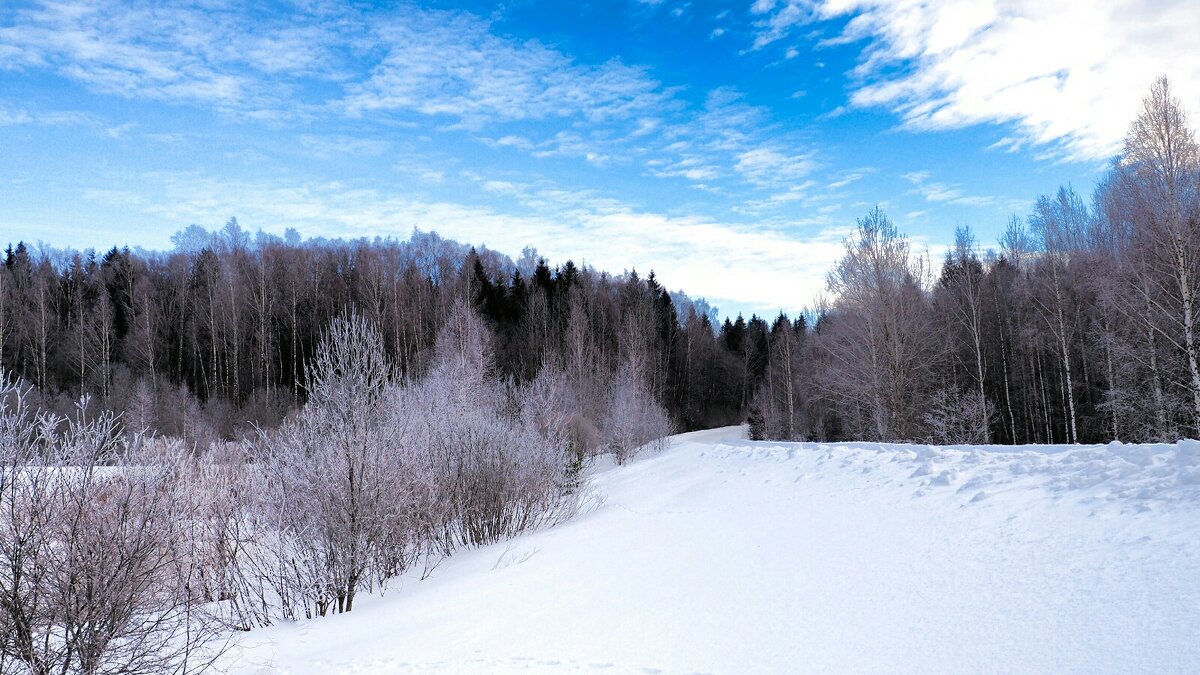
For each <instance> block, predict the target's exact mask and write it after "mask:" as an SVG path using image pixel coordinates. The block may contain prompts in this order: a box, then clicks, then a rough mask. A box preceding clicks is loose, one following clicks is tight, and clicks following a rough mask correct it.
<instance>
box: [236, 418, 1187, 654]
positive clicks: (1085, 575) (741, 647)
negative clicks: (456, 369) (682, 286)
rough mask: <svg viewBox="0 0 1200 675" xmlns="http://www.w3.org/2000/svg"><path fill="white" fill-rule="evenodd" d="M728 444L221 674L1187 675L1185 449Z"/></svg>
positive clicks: (305, 629)
mask: <svg viewBox="0 0 1200 675" xmlns="http://www.w3.org/2000/svg"><path fill="white" fill-rule="evenodd" d="M740 433H741V430H740V429H736V428H734V429H720V430H714V431H706V432H698V433H694V434H685V435H682V436H678V437H676V438H675V440H674V443H673V445H672V447H671V448H670V449H669V450H667V451H666V452H664V453H662V454H661V455H657V456H646V457H642V458H639V459H637V460H636V461H634V462H633V463H632V464H631V465H629V466H626V467H621V468H613V467H608V466H604V467H596V468H595V469H593V471H592V474H593V486H594V487H593V491H594V492H595V493H596V495H598V496H602V497H603V503H602V504H600V505H599V506H594V507H593V508H592V509H591V510H590V511H588V512H586V513H583V514H581V515H579V516H578V517H576V518H575V519H574V520H572V521H570V522H567V523H564V524H562V525H559V526H557V527H554V528H551V529H548V530H545V531H541V532H537V533H533V534H530V535H527V536H523V537H520V538H518V539H516V540H514V541H512V542H508V543H502V544H499V545H497V546H493V547H489V548H485V549H480V550H475V551H466V552H463V553H460V554H459V555H457V556H455V557H454V558H452V559H450V560H448V561H446V562H445V563H444V564H443V565H442V566H441V567H440V568H439V569H438V570H437V571H436V572H435V573H434V575H433V577H432V578H431V579H429V580H426V581H415V580H412V581H406V582H404V583H402V584H401V583H397V584H395V585H394V586H393V587H392V588H391V589H390V590H389V591H388V593H387V595H386V596H384V597H382V598H369V599H366V600H365V601H363V602H362V603H361V605H357V604H356V609H355V610H354V612H353V613H351V614H348V615H343V616H339V617H332V618H326V619H320V620H316V621H311V622H303V623H300V624H296V625H290V626H282V627H276V628H272V629H269V630H263V631H255V632H253V633H250V634H249V635H247V636H246V637H244V638H243V642H242V645H243V651H242V653H241V655H240V658H239V659H238V661H237V664H236V666H235V670H236V671H238V672H245V673H258V672H263V673H265V672H291V673H308V672H359V673H390V672H400V673H405V672H449V673H463V672H468V673H469V672H480V673H502V672H528V671H533V672H549V673H555V672H596V673H656V672H664V673H698V672H705V673H756V672H764V673H778V672H930V671H934V672H1089V673H1092V672H1131V671H1153V672H1198V671H1200V444H1196V443H1191V444H1187V443H1185V444H1183V445H1180V446H1119V445H1113V446H1088V447H1076V448H1064V447H1044V448H1023V449H1016V450H1014V449H1011V448H930V447H927V446H905V445H879V444H832V445H818V444H778V443H750V442H747V441H742V440H738V439H739V438H740Z"/></svg>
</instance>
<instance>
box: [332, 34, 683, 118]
mask: <svg viewBox="0 0 1200 675" xmlns="http://www.w3.org/2000/svg"><path fill="white" fill-rule="evenodd" d="M490 29H491V26H490V24H489V23H488V22H486V21H484V20H482V19H479V18H477V17H475V16H472V15H469V14H462V13H450V12H422V11H417V10H414V11H410V12H405V13H404V15H403V16H401V17H396V18H395V19H393V20H391V21H389V22H387V23H385V24H384V25H383V26H380V27H378V28H377V29H376V33H377V34H378V36H379V41H380V44H381V46H383V47H384V48H386V49H387V50H388V51H387V55H386V56H385V57H384V58H383V60H382V61H381V62H380V63H379V64H378V65H377V66H375V68H374V69H373V71H372V72H371V74H370V77H369V78H368V79H367V80H366V81H364V82H361V83H357V84H352V85H351V86H350V87H349V88H348V94H347V96H346V99H345V100H344V101H343V102H342V105H343V106H344V107H345V109H346V110H347V111H349V112H350V113H353V114H363V113H367V112H386V111H405V112H415V113H419V114H422V115H429V116H444V117H446V118H448V119H453V120H457V121H459V122H461V123H462V124H464V125H466V126H467V127H470V128H480V127H482V126H484V125H485V124H494V123H497V122H506V121H515V120H549V119H568V120H574V119H582V120H588V121H593V122H596V121H608V120H625V119H629V118H632V117H635V116H638V115H644V114H647V113H650V112H653V111H655V110H657V109H660V108H661V107H663V106H664V105H669V102H668V101H667V98H668V94H667V93H666V92H665V91H664V90H663V88H662V86H661V85H660V84H659V82H658V81H657V80H655V79H653V78H652V77H650V76H649V75H648V74H647V73H646V71H645V70H644V69H641V68H636V67H632V66H627V65H625V64H623V63H621V62H620V61H617V60H612V61H608V62H605V63H602V64H600V65H587V64H581V63H576V62H575V61H574V60H572V59H571V58H569V57H567V56H566V55H564V54H563V53H561V52H559V51H557V50H554V49H551V48H549V47H546V46H544V45H542V44H540V43H538V42H536V41H527V42H519V41H516V40H511V39H507V38H503V37H498V36H496V35H493V34H492V33H491V32H490Z"/></svg>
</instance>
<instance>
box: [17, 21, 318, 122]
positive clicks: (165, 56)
mask: <svg viewBox="0 0 1200 675" xmlns="http://www.w3.org/2000/svg"><path fill="white" fill-rule="evenodd" d="M210 5H212V6H210ZM321 18H322V17H320V16H318V15H316V14H314V15H304V16H302V17H299V18H297V17H295V16H290V15H289V16H287V17H286V18H284V19H273V18H267V17H263V16H253V15H248V14H241V13H238V12H236V11H233V8H232V7H226V6H223V3H219V2H218V3H215V5H214V4H212V3H205V4H201V5H191V6H188V5H179V4H174V3H169V4H162V3H156V2H146V1H142V2H136V1H135V2H121V1H118V0H90V1H87V2H84V1H80V0H60V1H57V2H45V1H43V2H34V3H33V4H32V5H31V6H29V7H27V8H12V9H7V10H5V9H0V26H2V27H0V62H3V65H0V68H5V67H7V68H13V69H23V68H43V69H49V70H52V71H54V72H56V73H58V74H59V75H62V76H64V77H66V78H69V79H72V80H75V81H77V82H80V83H82V84H84V85H85V86H87V87H89V88H90V89H92V90H94V91H98V92H101V93H105V94H116V95H119V96H125V97H129V98H145V99H153V100H162V101H169V102H193V103H195V102H202V103H206V104H210V105H213V106H215V107H217V108H218V109H220V110H222V111H224V112H230V113H237V114H241V115H246V116H249V117H266V116H278V115H280V114H283V109H284V108H285V107H286V106H284V105H283V103H282V101H283V100H284V99H285V98H286V97H287V96H286V95H287V92H288V88H289V87H288V85H287V82H288V81H289V79H294V78H297V77H301V76H303V77H326V76H336V73H335V70H334V69H333V68H332V64H333V61H334V58H333V54H334V49H333V47H334V45H335V44H336V43H337V42H338V41H340V39H341V38H339V37H338V36H337V34H336V31H335V30H334V29H331V28H329V27H328V26H338V25H340V24H339V22H337V21H332V22H328V23H323V22H322V21H321ZM288 22H293V23H298V25H290V24H289V23H288ZM264 76H269V77H264Z"/></svg>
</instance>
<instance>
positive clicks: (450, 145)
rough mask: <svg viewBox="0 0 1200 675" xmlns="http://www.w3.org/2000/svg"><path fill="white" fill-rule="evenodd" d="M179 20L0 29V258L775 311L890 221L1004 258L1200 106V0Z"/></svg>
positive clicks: (795, 0)
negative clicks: (4, 251)
mask: <svg viewBox="0 0 1200 675" xmlns="http://www.w3.org/2000/svg"><path fill="white" fill-rule="evenodd" d="M158 4H159V3H150V2H114V1H109V0H89V1H86V2H85V1H79V0H57V1H55V2H28V1H26V0H17V1H16V2H15V3H14V2H11V1H10V2H6V3H4V4H3V6H0V240H3V241H16V240H19V239H23V240H27V241H45V242H47V243H50V244H53V245H55V246H72V247H78V248H84V247H98V248H107V247H108V246H111V245H113V244H129V245H137V246H144V247H151V248H166V247H168V246H169V237H170V235H171V234H172V233H173V232H175V231H177V230H179V229H182V228H183V227H185V226H187V225H189V224H192V223H197V224H201V225H204V226H207V227H218V226H220V225H222V224H223V223H224V222H225V221H226V220H227V219H228V218H229V217H231V216H236V217H237V218H238V219H239V221H240V222H241V223H242V225H243V226H244V227H246V228H248V229H251V230H257V229H262V230H266V231H270V232H275V233H282V232H283V230H284V229H285V228H288V227H294V228H296V229H297V230H299V231H300V232H301V233H302V234H304V235H308V236H316V235H320V236H330V237H335V236H346V237H355V236H362V235H367V236H375V235H383V236H389V235H390V236H397V237H402V238H403V237H407V235H408V234H409V233H410V232H411V231H412V229H413V228H414V227H418V228H421V229H423V230H430V229H432V230H436V231H438V232H440V233H441V234H443V235H445V236H448V237H453V238H455V239H459V240H462V241H467V242H470V243H475V244H486V245H488V246H489V247H491V248H495V249H498V250H500V251H503V252H505V253H509V254H511V255H514V256H516V255H518V254H519V253H520V251H521V249H522V248H523V247H524V246H527V245H532V246H535V247H537V248H538V250H539V251H540V252H541V253H542V254H543V255H545V256H547V257H548V258H550V259H551V260H552V261H555V262H561V261H564V260H566V259H567V258H573V259H575V260H576V261H577V262H579V261H586V262H587V263H589V264H592V265H595V266H596V267H599V268H603V269H608V270H610V271H614V272H620V271H621V270H623V269H628V268H631V267H636V268H637V269H638V270H639V271H640V272H642V273H645V272H648V271H649V270H651V269H653V270H655V271H656V272H657V274H658V276H659V277H660V278H661V279H662V280H663V282H664V283H665V284H666V285H668V286H669V287H671V288H673V289H675V288H682V289H684V290H686V291H687V292H688V293H689V294H691V295H693V296H704V297H707V298H708V299H710V301H712V302H714V304H717V305H718V306H720V307H721V309H722V313H726V312H729V311H733V312H737V311H745V312H747V313H749V312H751V311H758V312H759V313H767V314H772V313H774V312H775V311H777V310H779V309H787V310H795V309H798V308H800V307H803V306H806V305H808V304H810V303H811V302H813V301H814V299H815V298H816V297H817V296H818V295H819V294H820V292H821V289H822V286H823V280H824V274H825V271H826V270H827V269H828V268H829V266H830V265H832V264H833V263H834V262H835V261H836V259H837V258H838V256H839V252H840V243H839V242H840V239H841V238H842V237H843V236H845V234H846V233H847V232H848V230H849V229H850V228H851V227H852V226H853V224H854V221H855V218H857V217H859V216H862V215H863V214H865V213H866V212H867V211H868V210H869V209H870V208H871V207H872V206H873V205H875V204H880V205H882V206H883V208H884V209H885V211H886V212H887V213H888V214H889V215H890V216H891V217H892V218H893V220H895V221H896V222H897V223H898V224H899V225H900V226H901V227H902V229H903V230H905V231H906V232H908V233H909V234H910V235H912V236H913V237H914V239H915V240H916V241H917V242H918V244H919V245H921V246H928V247H929V249H930V250H931V251H932V252H934V254H935V255H936V253H937V252H938V251H939V250H941V247H943V246H945V245H946V244H948V243H949V242H950V241H951V240H952V238H953V231H954V228H955V227H956V226H957V225H962V224H966V225H970V226H972V227H973V228H975V230H976V232H977V234H978V238H979V239H980V240H981V241H982V242H983V243H984V244H985V245H987V244H990V243H991V242H994V240H995V237H996V236H997V234H998V233H999V231H1000V230H1001V229H1002V228H1003V227H1004V224H1005V223H1006V221H1007V219H1008V218H1009V216H1011V215H1013V214H1016V215H1024V214H1025V213H1027V212H1028V210H1029V207H1030V205H1031V203H1032V202H1033V200H1034V199H1035V198H1036V197H1037V195H1038V194H1040V193H1047V192H1051V191H1053V190H1054V189H1056V188H1057V186H1058V185H1059V184H1060V183H1071V184H1074V185H1075V187H1076V188H1079V189H1081V190H1084V191H1089V190H1090V189H1091V186H1092V184H1093V182H1094V181H1095V179H1096V178H1097V177H1098V175H1099V173H1100V171H1101V170H1102V169H1103V167H1104V165H1105V162H1106V160H1107V158H1109V157H1111V155H1112V154H1113V153H1114V152H1115V151H1117V150H1118V149H1119V144H1120V139H1121V136H1122V135H1123V133H1124V131H1125V128H1126V127H1127V125H1128V123H1129V121H1130V120H1131V119H1132V117H1133V115H1134V114H1135V112H1136V107H1137V104H1138V100H1139V99H1140V97H1141V96H1142V94H1143V93H1144V92H1145V90H1146V89H1147V88H1148V87H1149V84H1150V82H1151V81H1152V80H1153V79H1154V78H1155V77H1156V76H1158V75H1160V74H1167V75H1168V76H1169V77H1171V78H1172V80H1173V83H1174V84H1175V86H1176V88H1177V90H1178V91H1179V93H1180V94H1181V96H1182V97H1183V98H1184V101H1185V103H1186V104H1187V105H1189V106H1190V107H1191V109H1192V110H1200V46H1198V45H1200V41H1197V40H1196V39H1195V29H1196V27H1197V26H1200V3H1195V2H1194V0H1124V1H1122V2H1113V3H1095V2H1090V1H1087V2H1085V1H1077V2H1061V3H1047V2H1044V0H1040V1H1038V2H1022V1H1009V2H998V1H997V2H991V1H986V0H982V1H968V2H962V1H953V0H930V1H929V2H923V3H911V2H887V1H884V0H803V1H800V0H775V1H772V0H744V1H740V2H701V1H700V0H692V1H691V2H678V1H675V0H658V1H654V2H648V1H644V0H642V1H639V0H614V1H612V2H527V1H524V0H517V1H515V2H509V3H506V4H504V5H491V4H484V3H475V2H433V3H425V4H407V3H386V4H380V5H370V4H367V3H354V4H353V5H351V3H342V2H329V3H325V2H320V1H319V0H296V1H295V2H279V3H273V4H271V5H270V6H269V7H264V4H265V3H241V2H235V1H226V0H196V1H195V2H190V3H189V2H180V3H170V4H171V7H170V8H160V7H158V6H157V5H158ZM246 4H254V5H255V7H256V9H253V10H250V9H246V8H245V7H244V6H243V5H246ZM1102 4H1103V7H1100V5H1102Z"/></svg>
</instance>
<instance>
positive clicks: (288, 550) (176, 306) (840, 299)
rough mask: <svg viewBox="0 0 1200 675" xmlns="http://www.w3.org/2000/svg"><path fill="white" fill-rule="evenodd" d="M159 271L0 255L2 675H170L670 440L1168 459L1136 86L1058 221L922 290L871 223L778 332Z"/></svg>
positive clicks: (532, 286)
mask: <svg viewBox="0 0 1200 675" xmlns="http://www.w3.org/2000/svg"><path fill="white" fill-rule="evenodd" d="M173 243H174V248H173V249H172V250H170V251H146V250H141V249H129V248H112V249H111V250H109V251H107V252H104V253H97V252H93V251H84V252H77V251H70V250H58V249H54V248H50V247H45V246H41V247H37V248H34V247H31V246H30V245H28V244H26V243H21V242H18V243H15V244H11V245H9V246H8V248H7V250H6V251H5V256H4V263H3V265H2V266H0V365H2V368H0V372H2V373H3V375H2V376H0V441H2V445H3V452H4V457H3V458H2V459H3V462H4V464H5V466H6V470H5V471H4V472H3V473H0V496H2V500H0V503H2V504H3V508H4V510H5V518H4V519H3V523H2V526H3V527H4V529H5V531H4V532H3V534H2V538H3V541H4V542H5V543H4V546H3V547H2V548H0V587H2V588H4V589H5V592H4V594H3V597H0V670H3V671H4V672H8V670H9V666H8V664H19V665H20V668H25V669H28V670H29V671H32V672H50V671H51V670H54V671H61V672H69V671H72V670H78V671H80V672H99V671H100V670H101V668H100V664H108V665H106V666H105V668H108V667H109V665H111V664H113V663H119V664H121V668H122V669H123V670H122V671H121V672H161V671H162V670H164V669H167V670H182V671H187V670H192V669H202V668H203V667H204V666H205V665H206V664H208V663H211V661H210V660H206V659H209V658H210V657H209V655H208V653H207V652H206V651H205V650H206V649H207V646H208V645H209V644H210V641H211V639H212V638H213V637H214V636H216V635H219V634H221V630H224V629H227V628H230V627H232V628H236V629H239V630H249V629H251V628H253V627H256V626H263V625H268V624H270V623H272V622H277V621H280V620H290V619H295V618H300V617H313V616H322V615H325V614H327V613H331V612H344V611H351V610H352V609H353V606H354V599H355V596H356V594H357V593H358V592H361V591H368V592H370V591H375V590H378V589H381V588H383V587H385V586H386V584H387V582H388V580H389V579H393V578H395V577H397V576H399V575H401V574H403V573H405V572H406V571H411V570H414V569H420V568H422V566H424V567H425V568H426V569H430V568H432V567H436V565H437V561H438V560H440V559H441V558H443V557H445V556H447V555H450V554H451V553H452V552H453V551H455V550H456V549H458V548H461V547H467V546H475V545H480V544H485V543H491V542H494V541H497V540H499V539H502V538H505V537H508V536H512V535H513V534H515V533H517V532H520V531H523V530H525V529H528V528H531V527H537V526H538V525H540V524H545V523H548V522H556V521H557V520H559V519H562V518H566V517H569V515H570V514H571V513H573V512H574V510H575V509H577V508H578V507H579V504H580V501H581V499H583V491H582V490H581V489H580V471H581V469H582V468H583V467H584V466H585V465H586V464H587V463H588V462H589V461H591V459H592V458H593V457H595V456H597V455H601V454H607V453H612V455H613V457H614V458H615V460H616V462H617V463H624V462H625V461H626V460H627V459H628V458H629V457H630V456H631V455H632V454H633V453H634V452H636V451H638V450H639V449H641V448H646V447H654V446H655V445H656V444H658V445H661V443H662V439H664V438H665V437H667V436H668V435H669V434H670V433H672V432H673V431H684V430H693V429H704V428H710V427H716V426H722V425H730V424H738V423H742V422H744V421H749V425H750V433H751V435H752V436H753V437H755V438H759V439H762V438H770V439H780V440H814V441H832V440H876V441H924V442H931V443H940V444H967V443H970V444H986V443H997V444H1022V443H1060V444H1069V443H1095V442H1106V441H1112V440H1121V441H1173V440H1175V439H1178V438H1183V437H1189V436H1190V437H1196V436H1198V435H1200V366H1198V361H1200V336H1197V332H1198V331H1200V327H1198V326H1197V321H1198V317H1197V312H1198V311H1200V308H1198V307H1197V306H1196V305H1197V293H1198V292H1200V288H1198V287H1200V151H1198V149H1197V142H1196V138H1195V132H1194V130H1193V129H1192V128H1190V127H1189V126H1188V121H1187V112H1186V111H1185V110H1184V108H1183V106H1182V104H1181V103H1180V101H1179V100H1178V99H1177V98H1176V97H1175V96H1174V95H1173V94H1172V92H1171V89H1170V85H1169V83H1168V82H1167V81H1166V80H1165V79H1163V80H1160V81H1158V82H1157V83H1156V84H1155V86H1154V87H1153V89H1152V90H1151V91H1150V93H1149V94H1148V95H1147V96H1146V98H1145V99H1144V100H1143V102H1142V106H1141V109H1140V113H1139V115H1138V117H1137V119H1136V120H1134V122H1133V124H1132V125H1131V126H1130V130H1129V133H1128V135H1127V137H1126V139H1125V142H1124V146H1123V150H1122V152H1121V154H1120V155H1119V156H1118V157H1116V158H1115V159H1114V160H1113V161H1112V163H1111V165H1110V167H1109V169H1108V170H1107V172H1106V174H1105V176H1104V178H1103V180H1101V181H1100V182H1099V183H1098V184H1097V185H1096V186H1095V189H1094V190H1093V192H1092V193H1091V194H1090V195H1088V196H1085V195H1082V194H1080V193H1078V192H1076V191H1075V189H1074V188H1072V187H1069V186H1065V187H1062V188H1060V189H1058V190H1057V191H1056V192H1054V193H1052V194H1048V195H1044V196H1041V197H1038V198H1037V200H1036V202H1035V203H1034V206H1033V209H1032V211H1031V213H1029V214H1027V216H1026V217H1024V218H1017V217H1014V218H1013V219H1012V220H1011V221H1010V222H1009V223H1008V224H1007V227H1006V229H1005V230H1004V234H1003V235H1002V236H1001V237H1000V239H999V241H998V242H997V244H996V246H995V247H992V246H988V247H984V246H981V245H980V244H979V242H978V241H977V240H976V237H975V235H974V234H973V232H972V230H971V229H970V228H968V227H962V228H960V229H959V230H958V231H957V233H956V235H955V242H954V245H953V246H952V247H949V248H948V250H947V252H946V253H945V255H944V257H941V259H940V260H938V261H937V262H936V263H935V261H934V260H933V259H932V256H931V255H930V254H929V253H928V252H924V251H921V250H919V249H918V248H917V247H916V246H915V245H914V244H913V242H912V241H910V240H909V239H908V238H907V237H906V236H905V235H904V234H903V233H901V232H900V231H899V230H898V228H897V227H896V226H895V225H894V224H893V223H892V222H891V220H890V219H889V218H888V217H887V215H886V214H885V213H884V212H883V211H882V210H880V209H879V208H876V209H873V210H871V211H870V212H869V213H867V214H865V215H864V216H863V217H862V218H860V219H859V220H858V221H857V223H856V225H855V228H854V231H853V232H852V233H851V234H850V235H849V236H848V237H847V238H846V239H845V242H844V248H845V250H844V255H843V257H842V259H841V260H840V262H839V263H838V264H837V265H836V267H835V268H834V269H833V270H831V271H830V272H829V275H828V284H827V289H826V290H827V292H826V295H825V299H824V300H822V301H821V302H820V303H818V304H816V305H815V306H813V307H812V308H810V309H809V310H808V311H805V312H803V313H801V314H798V315H796V316H788V315H786V314H782V313H781V314H779V315H778V316H776V317H759V316H751V317H750V318H749V319H745V318H744V317H741V316H738V317H736V318H726V319H724V320H723V321H718V318H717V310H716V309H715V308H712V307H710V306H709V305H708V303H707V302H705V301H704V300H701V299H692V298H689V297H688V296H687V295H686V294H685V293H684V292H682V291H676V292H672V291H670V290H668V286H667V284H668V283H669V280H667V281H664V280H661V279H659V278H658V277H657V276H656V275H655V274H654V273H653V272H649V273H648V274H646V275H645V276H642V275H641V274H639V273H638V272H636V271H628V272H623V273H620V274H614V273H611V272H609V271H603V270H596V269H594V268H592V267H589V266H587V265H576V264H575V263H574V262H573V261H571V260H567V261H563V262H561V263H556V264H553V265H552V264H551V262H550V261H547V260H545V259H544V258H542V257H540V256H538V254H537V252H536V250H535V249H532V248H528V249H526V250H525V251H524V252H523V254H522V256H521V257H520V258H518V259H516V260H513V259H511V258H509V257H508V256H505V255H503V254H501V253H499V252H496V251H492V250H489V249H487V248H486V247H483V246H479V247H472V246H470V245H468V244H463V243H459V242H455V241H450V240H447V239H443V238H441V237H439V236H438V235H437V234H435V233H432V232H421V231H415V232H414V233H413V234H412V236H411V237H410V238H409V239H408V240H404V241H401V240H396V239H384V238H377V239H373V240H367V239H362V240H353V241H345V240H327V239H307V240H304V239H302V238H301V237H300V236H299V235H297V234H296V232H295V231H288V232H287V233H286V234H285V235H284V236H282V237H279V236H275V235H271V234H268V233H264V232H261V231H259V232H254V233H251V232H248V231H247V230H245V229H243V228H242V227H241V226H240V225H239V223H238V222H237V220H236V219H230V220H229V222H228V223H227V224H226V226H225V227H224V228H223V229H221V230H219V231H215V232H213V231H208V230H205V229H204V228H202V227H198V226H192V227H189V228H187V229H185V230H183V231H181V232H179V233H177V234H176V235H175V236H174V237H173ZM114 571H118V572H119V574H118V575H117V576H115V577H114V576H112V575H113V574H114ZM201 607H203V608H207V609H204V610H203V611H201V610H200V609H199V608H201ZM101 614H103V620H102V621H101V620H100V619H99V618H98V617H100V615H101ZM147 616H154V617H156V619H155V620H154V621H149V622H148V621H146V620H145V617H147Z"/></svg>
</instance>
